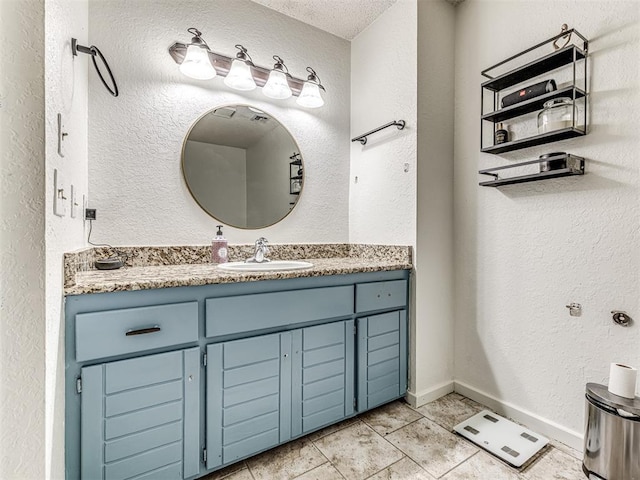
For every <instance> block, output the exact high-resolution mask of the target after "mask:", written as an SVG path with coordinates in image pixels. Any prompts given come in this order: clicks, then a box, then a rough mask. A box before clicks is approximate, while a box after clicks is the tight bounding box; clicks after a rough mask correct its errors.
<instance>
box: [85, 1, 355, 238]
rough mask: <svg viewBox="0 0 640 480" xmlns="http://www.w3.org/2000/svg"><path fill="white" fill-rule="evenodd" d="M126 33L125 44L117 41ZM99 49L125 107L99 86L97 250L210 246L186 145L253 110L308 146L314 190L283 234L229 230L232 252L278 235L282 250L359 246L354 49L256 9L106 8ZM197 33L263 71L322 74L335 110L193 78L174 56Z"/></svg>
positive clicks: (95, 118) (169, 4)
mask: <svg viewBox="0 0 640 480" xmlns="http://www.w3.org/2000/svg"><path fill="white" fill-rule="evenodd" d="M114 26H117V35H114ZM89 27H90V28H89V30H90V40H91V42H92V43H94V44H96V45H98V46H99V47H100V48H101V50H102V52H103V53H104V54H105V56H106V58H107V59H108V60H109V62H110V64H111V67H112V69H113V72H114V74H115V76H116V79H117V81H118V84H119V87H120V91H121V93H120V96H119V97H118V98H113V97H110V96H108V95H106V92H105V91H104V89H103V87H102V85H101V84H100V83H99V80H98V79H97V78H96V76H95V75H90V77H89V86H90V90H89V91H90V94H89V145H90V149H89V159H90V160H89V179H90V183H89V191H90V195H91V198H90V204H91V206H92V207H95V208H97V209H98V221H97V222H96V223H95V228H94V232H95V241H97V242H107V243H113V244H119V245H123V244H131V245H134V244H135V245H175V244H202V243H206V242H208V241H210V239H211V238H212V237H213V235H215V225H216V223H217V222H216V220H214V219H213V218H211V217H210V216H209V215H207V214H206V213H205V212H204V211H202V210H201V209H200V208H199V207H198V206H197V204H196V203H195V202H194V201H193V200H192V198H191V197H190V195H189V192H188V190H187V187H186V185H185V183H184V180H183V179H182V174H181V172H180V152H181V147H182V141H183V138H184V135H185V134H186V133H187V131H188V129H189V127H190V126H191V124H192V123H193V122H194V121H195V120H196V119H197V118H198V117H199V116H200V115H201V114H202V113H203V112H205V111H207V110H210V109H211V108H212V107H214V106H216V105H220V104H229V103H234V102H235V103H245V104H246V103H249V104H253V105H255V106H256V107H257V108H260V109H262V110H264V111H266V112H267V113H269V114H271V115H273V116H274V117H276V118H277V119H278V120H279V121H280V122H281V123H282V124H283V125H284V126H285V127H286V128H287V129H288V130H289V131H290V132H291V133H292V134H293V136H294V137H295V138H296V141H297V142H298V145H299V146H300V149H301V152H302V156H303V157H304V160H305V167H306V169H305V175H306V183H305V191H304V195H302V198H301V199H300V202H299V203H298V206H297V207H296V208H295V209H294V211H293V212H292V213H291V214H290V215H289V216H288V217H287V218H286V219H285V220H284V221H282V222H280V223H278V224H277V225H275V226H272V227H269V228H265V229H262V230H259V231H256V230H240V229H234V228H227V229H225V235H226V237H227V238H228V239H229V242H231V243H239V242H252V241H254V240H255V239H256V238H257V237H258V236H261V235H263V236H266V237H267V238H268V239H269V240H270V241H272V242H278V243H280V242H343V241H347V240H348V235H349V232H348V220H349V219H348V215H349V210H348V195H349V193H348V189H349V184H348V176H349V173H348V172H349V138H348V132H349V127H348V125H349V58H350V57H349V43H348V42H347V41H346V40H342V39H339V38H337V37H335V36H333V35H330V34H328V33H326V32H321V31H319V30H317V29H315V28H313V27H309V26H308V25H305V24H303V23H301V22H299V21H297V20H294V19H292V18H289V17H286V16H284V15H282V14H279V13H277V12H275V11H273V10H270V9H268V8H265V7H262V6H261V5H257V4H255V3H252V2H249V1H248V0H235V1H233V2H229V1H223V0H215V1H203V0H200V1H181V2H175V1H168V0H162V1H145V2H141V1H138V2H130V1H125V0H118V1H113V0H106V1H100V2H91V3H90V7H89ZM189 27H197V28H198V29H199V30H201V31H202V32H203V36H204V39H205V40H206V41H207V43H208V44H209V46H210V47H211V48H212V49H213V50H215V51H218V52H220V53H225V54H227V55H231V54H234V52H235V51H236V50H235V49H234V45H235V44H236V43H242V44H243V45H244V46H245V47H246V48H247V49H248V50H249V53H250V54H251V56H252V57H253V59H254V61H255V62H256V63H258V64H260V65H266V66H269V65H271V64H272V62H273V61H272V59H271V56H272V55H274V54H277V55H280V56H281V57H282V58H283V59H284V60H285V62H286V63H287V65H288V67H289V69H290V71H291V72H292V73H293V74H295V75H297V76H303V75H304V74H305V67H307V66H312V67H313V68H314V69H315V70H316V71H317V72H318V74H319V75H320V78H321V79H322V81H323V83H324V84H325V86H326V88H327V94H326V95H325V101H326V104H325V106H324V107H323V108H320V109H315V110H306V109H304V108H302V107H299V106H298V105H297V104H296V103H295V100H294V99H293V98H292V99H289V100H287V101H284V102H277V101H273V100H270V99H268V98H267V97H265V96H264V95H263V94H262V92H261V91H260V89H256V90H255V91H253V92H249V93H242V92H237V91H235V90H231V89H229V88H228V87H226V86H225V85H224V84H223V83H222V80H223V79H222V78H215V79H213V80H210V81H204V82H203V81H197V80H192V79H189V78H187V77H185V76H183V75H182V74H180V72H179V71H178V65H177V64H176V63H175V62H174V61H173V60H172V59H171V57H170V56H169V53H168V51H167V49H168V47H169V46H170V45H171V44H172V43H173V42H175V41H177V40H179V41H182V42H186V41H187V42H188V41H189V40H190V35H189V34H188V33H187V32H186V29H187V28H189Z"/></svg>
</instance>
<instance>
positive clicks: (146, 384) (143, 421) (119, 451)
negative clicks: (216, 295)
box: [81, 348, 200, 480]
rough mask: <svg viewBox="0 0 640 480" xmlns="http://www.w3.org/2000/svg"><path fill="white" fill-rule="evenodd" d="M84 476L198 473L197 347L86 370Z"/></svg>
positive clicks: (107, 479) (112, 478)
mask: <svg viewBox="0 0 640 480" xmlns="http://www.w3.org/2000/svg"><path fill="white" fill-rule="evenodd" d="M82 386H83V391H82V399H81V401H82V408H81V472H82V476H81V478H83V479H87V480H93V479H104V480H120V479H127V478H131V477H135V478H136V480H139V479H149V480H150V479H182V478H186V477H190V476H193V475H197V474H198V473H199V469H200V460H199V450H200V448H199V431H200V428H199V413H200V394H199V388H200V350H199V349H198V348H192V349H188V350H180V351H176V352H169V353H162V354H157V355H149V356H146V357H139V358H134V359H131V360H122V361H118V362H111V363H103V364H100V365H94V366H90V367H85V368H83V369H82Z"/></svg>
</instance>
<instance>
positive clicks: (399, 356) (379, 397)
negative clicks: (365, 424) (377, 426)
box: [357, 310, 407, 412]
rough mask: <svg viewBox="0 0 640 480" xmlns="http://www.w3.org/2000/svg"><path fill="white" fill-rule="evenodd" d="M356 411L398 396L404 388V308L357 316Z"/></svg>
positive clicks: (405, 332)
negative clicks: (367, 315) (363, 316)
mask: <svg viewBox="0 0 640 480" xmlns="http://www.w3.org/2000/svg"><path fill="white" fill-rule="evenodd" d="M357 321H358V373H357V375H358V411H360V412H362V411H365V410H368V409H370V408H373V407H376V406H378V405H381V404H383V403H385V402H388V401H390V400H393V399H395V398H398V397H401V396H402V395H404V394H405V392H406V391H407V313H406V311H405V310H399V311H396V312H390V313H383V314H380V315H372V316H369V317H365V318H359V319H358V320H357Z"/></svg>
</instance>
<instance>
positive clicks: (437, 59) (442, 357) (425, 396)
mask: <svg viewBox="0 0 640 480" xmlns="http://www.w3.org/2000/svg"><path fill="white" fill-rule="evenodd" d="M454 35H455V8H454V7H453V6H452V5H451V4H450V3H447V2H444V1H442V0H420V1H419V2H418V53H417V58H418V191H417V214H416V228H417V241H416V253H415V282H414V292H413V293H414V295H413V300H414V302H415V312H416V313H415V317H416V322H415V333H414V335H413V338H414V339H415V342H416V346H415V359H414V361H415V365H416V367H415V371H416V384H415V390H414V393H415V395H416V399H415V402H416V403H417V404H421V403H424V402H427V401H430V400H431V399H433V398H436V397H438V396H440V395H442V394H444V393H447V392H448V391H450V390H451V389H452V386H453V385H452V382H451V380H452V378H453V193H452V191H453V117H454V116H453V104H454V102H453V100H454V97H453V95H454V91H453V83H454V80H453V76H454V67H453V61H452V59H453V56H454Z"/></svg>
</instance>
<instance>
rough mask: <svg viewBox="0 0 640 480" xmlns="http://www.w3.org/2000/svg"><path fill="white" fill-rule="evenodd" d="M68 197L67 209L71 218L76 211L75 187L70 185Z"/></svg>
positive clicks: (74, 216) (76, 194) (76, 197)
mask: <svg viewBox="0 0 640 480" xmlns="http://www.w3.org/2000/svg"><path fill="white" fill-rule="evenodd" d="M70 198H71V202H70V204H69V205H70V207H71V208H70V210H69V216H70V217H71V218H76V215H77V212H78V192H76V188H75V187H74V186H73V185H71V190H70Z"/></svg>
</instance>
